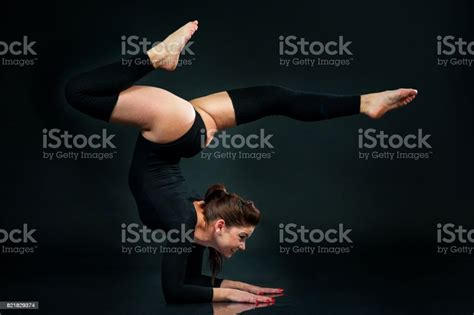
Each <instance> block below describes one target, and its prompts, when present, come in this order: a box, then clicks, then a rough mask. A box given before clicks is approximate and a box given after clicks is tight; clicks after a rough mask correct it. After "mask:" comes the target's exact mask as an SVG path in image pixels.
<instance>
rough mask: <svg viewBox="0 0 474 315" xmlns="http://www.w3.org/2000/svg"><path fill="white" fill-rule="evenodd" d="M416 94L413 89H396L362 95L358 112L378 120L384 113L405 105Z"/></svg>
mask: <svg viewBox="0 0 474 315" xmlns="http://www.w3.org/2000/svg"><path fill="white" fill-rule="evenodd" d="M417 94H418V91H417V90H415V89H398V90H390V91H384V92H380V93H372V94H365V95H362V97H361V101H360V112H361V113H363V114H366V115H367V116H369V117H370V118H373V119H379V118H380V117H382V116H383V115H384V114H385V113H386V112H388V111H390V110H392V109H395V108H399V107H402V106H405V105H407V104H408V103H410V102H411V101H413V100H414V99H415V97H416V95H417Z"/></svg>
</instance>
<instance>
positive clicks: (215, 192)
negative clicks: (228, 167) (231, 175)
mask: <svg viewBox="0 0 474 315" xmlns="http://www.w3.org/2000/svg"><path fill="white" fill-rule="evenodd" d="M227 194H228V192H227V189H226V188H225V186H224V185H223V184H214V185H212V186H210V187H209V188H208V189H207V191H206V194H205V195H204V202H205V203H208V202H210V201H212V200H214V199H219V198H222V197H223V196H225V195H227Z"/></svg>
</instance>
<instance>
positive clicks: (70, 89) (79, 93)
mask: <svg viewBox="0 0 474 315" xmlns="http://www.w3.org/2000/svg"><path fill="white" fill-rule="evenodd" d="M64 96H65V98H66V100H67V102H68V103H69V105H71V106H72V107H74V108H75V109H77V110H80V111H82V109H83V107H84V96H85V91H84V90H83V89H82V88H81V84H80V82H79V81H78V80H77V79H76V78H72V79H70V80H68V81H67V83H66V86H65V87H64Z"/></svg>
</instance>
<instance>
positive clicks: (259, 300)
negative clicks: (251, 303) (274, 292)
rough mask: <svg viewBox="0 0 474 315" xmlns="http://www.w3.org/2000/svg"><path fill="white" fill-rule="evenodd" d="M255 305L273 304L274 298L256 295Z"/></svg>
mask: <svg viewBox="0 0 474 315" xmlns="http://www.w3.org/2000/svg"><path fill="white" fill-rule="evenodd" d="M256 300H257V303H275V298H272V297H266V296H258V295H256Z"/></svg>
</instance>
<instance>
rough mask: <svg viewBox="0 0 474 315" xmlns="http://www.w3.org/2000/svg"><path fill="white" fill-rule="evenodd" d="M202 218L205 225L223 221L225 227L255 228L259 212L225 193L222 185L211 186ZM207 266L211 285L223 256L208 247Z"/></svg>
mask: <svg viewBox="0 0 474 315" xmlns="http://www.w3.org/2000/svg"><path fill="white" fill-rule="evenodd" d="M204 218H205V220H206V223H208V222H211V221H213V220H217V219H223V220H224V221H225V224H226V226H227V227H232V226H256V225H257V224H258V222H259V221H260V211H259V210H258V209H257V208H256V207H255V205H254V203H253V201H250V200H244V199H242V198H241V197H240V196H239V195H237V194H235V193H229V192H227V189H226V187H225V186H224V185H223V184H214V185H211V186H210V187H209V188H208V189H207V191H206V194H205V195H204ZM208 250H209V265H210V267H211V270H212V285H214V279H215V277H216V275H217V274H218V273H219V271H221V269H222V262H223V258H224V257H223V256H222V255H221V253H219V252H218V251H217V250H216V249H214V248H212V247H209V248H208Z"/></svg>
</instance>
